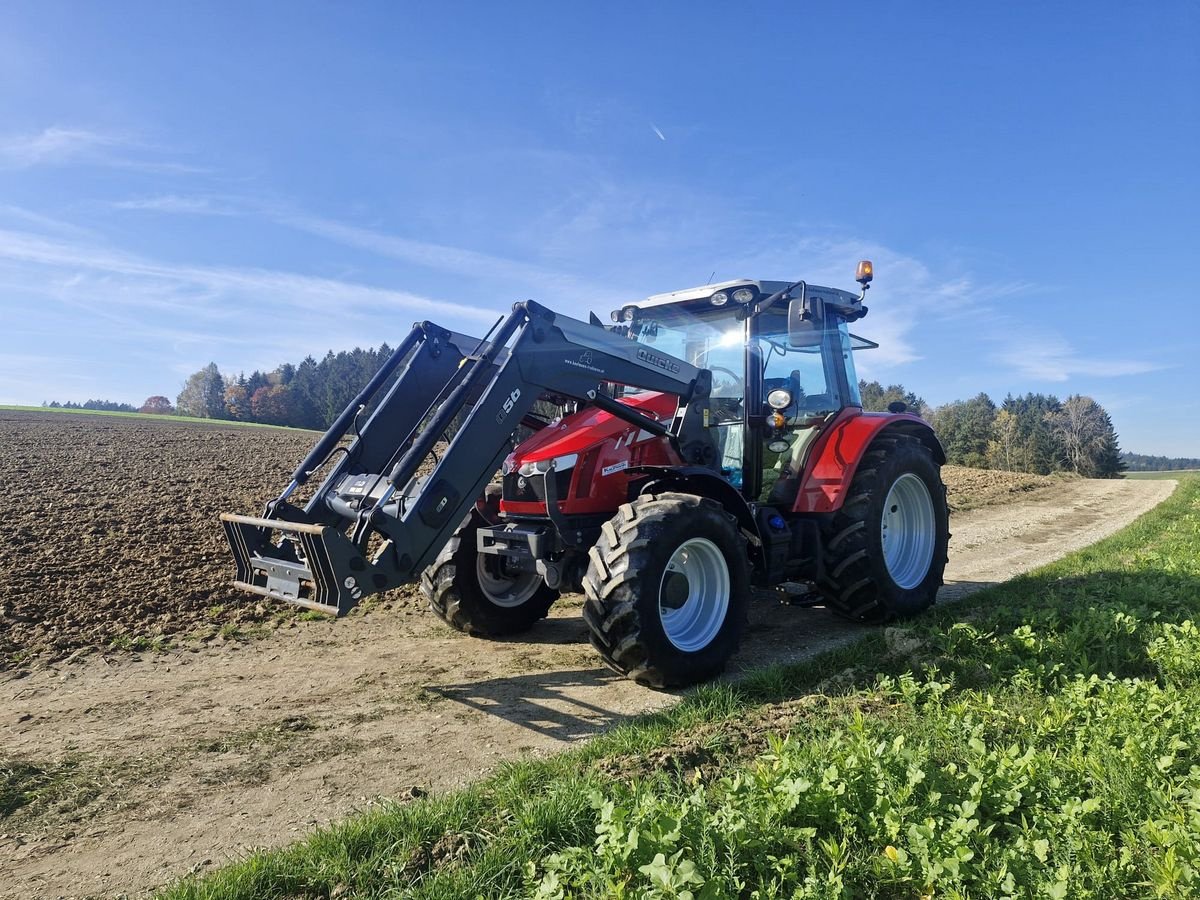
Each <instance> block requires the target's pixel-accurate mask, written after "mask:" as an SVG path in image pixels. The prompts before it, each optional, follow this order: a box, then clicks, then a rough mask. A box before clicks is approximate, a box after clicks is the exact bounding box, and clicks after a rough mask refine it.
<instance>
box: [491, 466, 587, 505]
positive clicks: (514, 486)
mask: <svg viewBox="0 0 1200 900" xmlns="http://www.w3.org/2000/svg"><path fill="white" fill-rule="evenodd" d="M572 472H574V469H565V470H564V471H562V472H555V473H554V478H555V481H554V486H555V488H557V494H558V499H559V500H565V499H567V491H569V490H570V489H571V473H572ZM503 488H504V499H505V500H510V501H512V502H513V503H545V502H546V476H545V475H518V474H517V473H516V472H509V473H508V474H507V475H505V476H504V482H503Z"/></svg>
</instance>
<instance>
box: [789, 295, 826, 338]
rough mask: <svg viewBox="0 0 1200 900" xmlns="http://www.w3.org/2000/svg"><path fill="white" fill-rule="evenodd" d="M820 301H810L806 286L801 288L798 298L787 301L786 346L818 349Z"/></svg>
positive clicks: (821, 327)
mask: <svg viewBox="0 0 1200 900" xmlns="http://www.w3.org/2000/svg"><path fill="white" fill-rule="evenodd" d="M821 312H822V310H821V301H820V300H817V299H810V298H809V296H808V286H807V285H804V286H802V287H801V290H800V296H799V297H793V298H792V299H791V300H790V301H788V317H787V318H788V346H789V347H819V346H820V345H821V332H822V330H823V323H822V321H821Z"/></svg>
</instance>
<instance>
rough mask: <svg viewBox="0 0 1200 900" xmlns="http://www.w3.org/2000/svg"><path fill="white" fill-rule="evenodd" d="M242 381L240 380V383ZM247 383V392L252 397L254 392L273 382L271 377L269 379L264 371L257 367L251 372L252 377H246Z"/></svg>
mask: <svg viewBox="0 0 1200 900" xmlns="http://www.w3.org/2000/svg"><path fill="white" fill-rule="evenodd" d="M240 383H241V382H239V384H240ZM245 383H246V393H247V394H249V395H250V396H251V397H253V396H254V392H255V391H257V390H258V389H259V388H261V387H268V386H269V385H270V384H271V379H269V378H268V377H267V376H266V375H264V374H263V373H262V372H260V371H258V370H257V369H255V370H254V371H253V372H251V373H250V377H249V378H247V379H245Z"/></svg>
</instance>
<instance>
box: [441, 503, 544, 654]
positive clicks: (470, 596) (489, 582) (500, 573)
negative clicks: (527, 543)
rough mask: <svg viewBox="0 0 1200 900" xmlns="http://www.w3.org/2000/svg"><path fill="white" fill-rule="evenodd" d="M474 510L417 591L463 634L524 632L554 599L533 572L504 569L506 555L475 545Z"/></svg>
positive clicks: (477, 524) (476, 520) (476, 519)
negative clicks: (484, 551) (482, 551)
mask: <svg viewBox="0 0 1200 900" xmlns="http://www.w3.org/2000/svg"><path fill="white" fill-rule="evenodd" d="M482 523H483V520H482V518H481V517H480V515H479V514H478V513H477V512H472V513H471V516H470V517H469V518H468V519H467V520H466V521H465V522H463V524H462V525H460V526H459V528H458V530H457V531H455V532H454V536H453V537H451V538H450V541H449V542H448V543H447V544H446V546H445V547H444V548H443V549H442V552H441V553H439V554H438V557H437V559H435V560H434V562H433V565H431V566H430V567H429V568H427V569H426V570H425V571H424V572H422V573H421V593H422V594H424V595H425V598H426V599H427V600H428V601H429V608H430V609H432V610H433V611H434V613H436V614H437V616H438V618H440V619H441V620H442V621H443V622H445V623H446V624H447V625H449V626H450V627H451V628H455V629H457V630H458V631H461V632H463V633H464V634H472V635H477V636H479V637H500V636H502V635H507V634H519V633H520V632H522V631H528V630H529V629H530V628H532V627H533V626H534V625H535V624H536V623H537V622H538V621H540V620H541V619H544V618H546V614H547V613H548V612H549V611H550V607H551V606H552V605H553V604H554V601H555V600H557V599H558V591H555V590H551V589H550V588H549V587H547V586H546V582H545V581H544V580H543V579H542V576H541V575H539V574H538V573H537V572H519V573H513V572H508V571H506V570H505V569H504V568H503V567H504V559H503V558H502V557H499V556H494V555H492V554H489V553H480V552H479V551H478V549H477V543H476V538H475V535H476V532H477V531H478V530H479V527H480V525H481V524H482Z"/></svg>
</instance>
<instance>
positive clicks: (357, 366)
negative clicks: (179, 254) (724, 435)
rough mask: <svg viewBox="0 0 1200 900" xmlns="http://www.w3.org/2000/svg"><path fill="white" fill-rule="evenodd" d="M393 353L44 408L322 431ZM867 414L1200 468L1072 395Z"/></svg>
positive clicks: (963, 448) (1012, 453) (987, 448)
mask: <svg viewBox="0 0 1200 900" xmlns="http://www.w3.org/2000/svg"><path fill="white" fill-rule="evenodd" d="M391 353H392V348H391V347H389V346H388V345H387V344H381V345H380V346H379V347H378V348H367V349H365V350H364V349H362V348H359V347H356V348H355V349H353V350H349V351H342V352H340V353H334V352H333V351H332V350H331V351H329V352H328V353H327V354H326V355H325V356H324V357H323V358H322V359H320V360H317V359H315V358H314V357H312V356H308V357H306V358H305V359H303V360H302V361H301V362H300V363H299V364H298V365H292V364H290V363H285V364H283V365H281V366H280V367H279V368H277V369H275V370H274V371H271V372H261V371H257V370H256V371H253V372H251V373H250V374H249V375H246V374H245V373H238V374H237V375H232V376H225V375H223V374H222V373H221V371H220V370H219V369H218V368H217V365H216V364H215V363H209V364H208V365H207V366H205V367H204V368H202V369H200V371H198V372H196V373H194V374H193V375H191V377H189V378H188V379H187V382H186V383H185V384H184V386H183V390H181V391H180V392H179V395H178V396H177V397H176V399H175V403H174V404H172V403H171V401H170V400H169V399H168V398H167V397H165V396H161V395H159V396H154V397H148V398H147V399H146V402H145V403H143V404H142V406H141V407H134V406H132V405H130V404H127V403H114V402H112V401H107V400H89V401H87V402H86V403H83V404H78V403H58V402H51V403H43V404H42V405H43V406H46V407H48V408H60V409H96V410H105V411H116V412H143V413H162V414H171V413H176V414H179V415H187V416H195V417H198V418H204V419H225V420H230V421H236V422H257V423H261V424H266V425H285V426H290V427H293V428H311V429H315V430H318V431H323V430H325V429H326V428H328V427H329V425H330V424H332V422H333V420H334V419H335V418H337V416H338V415H339V414H340V413H341V411H342V410H343V409H345V408H346V407H347V406H348V405H349V404H350V402H351V401H352V400H353V399H354V397H355V395H356V394H357V393H358V391H359V390H361V388H362V386H363V385H364V384H366V382H367V381H368V380H369V379H370V378H371V376H372V375H374V374H375V372H376V371H377V370H378V369H379V367H380V366H381V365H382V364H383V363H384V361H385V360H386V359H387V358H388V357H389V356H390V355H391ZM859 389H860V392H861V395H862V402H863V408H864V409H868V410H886V409H887V408H888V407H889V405H892V404H896V403H902V404H904V406H905V407H906V408H907V409H908V410H909V411H910V412H914V413H916V414H917V415H919V416H921V417H922V418H924V419H926V420H927V421H929V422H930V423H931V424H932V425H933V427H934V429H935V431H936V432H937V434H938V437H939V438H940V439H941V441H942V445H943V447H944V448H945V450H946V457H947V461H948V462H950V463H953V464H957V465H963V466H973V467H980V468H992V469H1006V470H1009V471H1015V472H1032V473H1038V474H1049V473H1052V472H1076V473H1078V474H1080V475H1084V476H1086V477H1089V478H1115V477H1119V476H1120V474H1121V472H1122V471H1124V470H1125V469H1126V468H1130V469H1134V470H1142V469H1168V468H1169V469H1175V468H1200V460H1196V459H1168V458H1167V457H1153V456H1142V455H1140V454H1128V453H1126V454H1123V453H1122V452H1121V450H1120V447H1119V444H1118V438H1117V433H1116V430H1115V429H1114V428H1113V424H1112V419H1111V418H1110V417H1109V415H1108V413H1107V412H1106V411H1105V409H1104V408H1103V407H1102V406H1101V405H1100V404H1099V403H1097V402H1096V401H1095V400H1093V399H1092V398H1091V397H1086V396H1082V395H1079V394H1073V395H1071V396H1069V397H1067V398H1066V399H1065V400H1060V399H1059V398H1058V397H1056V396H1054V395H1053V394H1035V393H1027V394H1024V395H1013V394H1009V395H1008V396H1007V397H1005V398H1004V400H1003V402H1001V403H1000V404H999V405H997V404H996V403H995V402H994V401H993V400H992V399H991V398H990V397H989V396H988V395H987V394H985V393H980V394H978V395H976V396H975V397H972V398H970V399H969V400H956V401H954V402H953V403H947V404H945V405H943V406H939V407H937V408H933V407H931V406H930V405H929V404H928V403H926V402H925V401H924V400H923V399H922V398H921V397H919V396H918V395H917V394H915V393H914V392H912V391H911V390H909V389H907V388H906V387H904V385H900V384H892V385H886V386H885V385H883V384H881V383H879V382H878V381H861V382H859Z"/></svg>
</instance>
